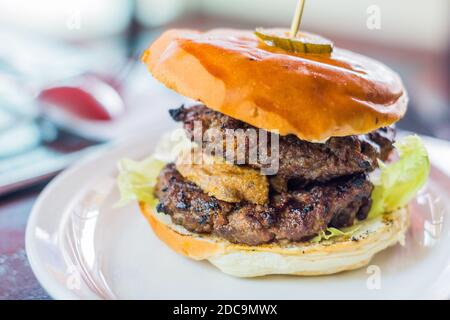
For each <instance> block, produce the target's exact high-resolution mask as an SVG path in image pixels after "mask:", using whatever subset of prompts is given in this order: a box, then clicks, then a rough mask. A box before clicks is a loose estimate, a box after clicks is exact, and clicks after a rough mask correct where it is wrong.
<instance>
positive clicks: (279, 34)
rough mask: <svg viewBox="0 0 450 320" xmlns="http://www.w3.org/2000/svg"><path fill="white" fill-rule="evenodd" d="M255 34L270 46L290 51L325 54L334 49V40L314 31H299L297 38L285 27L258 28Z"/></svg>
mask: <svg viewBox="0 0 450 320" xmlns="http://www.w3.org/2000/svg"><path fill="white" fill-rule="evenodd" d="M255 35H256V36H257V37H258V38H259V39H260V40H262V41H264V43H266V44H267V45H269V46H273V47H277V48H281V49H284V50H287V51H290V52H296V53H315V54H321V53H322V54H323V53H331V52H332V51H333V42H331V41H330V40H328V39H326V38H324V37H321V36H318V35H315V34H312V33H307V32H299V33H298V34H297V36H296V37H295V38H291V37H290V36H289V31H287V30H285V29H262V28H258V29H256V31H255Z"/></svg>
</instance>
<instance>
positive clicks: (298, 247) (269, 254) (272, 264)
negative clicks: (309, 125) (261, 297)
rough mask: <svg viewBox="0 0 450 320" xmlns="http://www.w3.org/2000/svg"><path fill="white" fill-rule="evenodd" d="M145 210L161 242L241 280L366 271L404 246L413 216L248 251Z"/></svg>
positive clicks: (389, 218)
mask: <svg viewBox="0 0 450 320" xmlns="http://www.w3.org/2000/svg"><path fill="white" fill-rule="evenodd" d="M140 208H141V211H142V213H143V214H144V216H145V217H146V218H147V220H148V221H149V223H150V225H151V227H152V229H153V231H154V232H155V234H156V235H157V236H158V238H159V239H160V240H162V241H163V242H165V243H166V244H167V245H168V246H169V247H170V248H172V249H173V250H174V251H176V252H178V253H180V254H182V255H184V256H187V257H189V258H192V259H195V260H203V259H207V260H209V261H210V262H211V263H212V264H214V265H215V266H216V267H218V268H219V269H220V270H221V271H223V272H225V273H227V274H231V275H233V276H237V277H257V276H263V275H268V274H293V275H324V274H332V273H337V272H341V271H345V270H352V269H356V268H360V267H362V266H364V265H367V264H368V263H369V262H370V259H371V258H372V257H373V256H374V255H375V254H376V253H377V252H379V251H382V250H384V249H386V248H387V247H389V246H392V245H394V244H396V243H397V242H400V243H403V241H404V237H405V232H406V230H407V227H408V222H409V215H408V210H407V209H406V208H402V209H400V210H397V211H395V212H392V213H390V214H389V215H385V216H381V217H379V218H376V219H371V220H365V221H363V222H361V223H360V224H359V229H357V231H355V233H354V235H353V236H352V238H351V239H345V238H342V237H341V238H336V239H334V238H332V239H329V240H326V241H321V242H319V243H312V242H302V243H284V244H283V243H272V244H268V245H260V246H248V245H240V244H233V243H230V242H228V241H226V240H224V239H221V238H218V237H214V236H208V235H200V234H195V233H192V232H189V231H187V230H186V229H185V228H183V227H182V226H179V225H175V224H173V223H172V222H171V219H170V217H169V216H167V215H164V214H160V213H157V212H156V211H155V210H154V209H153V208H152V207H151V206H149V205H146V204H144V203H141V204H140Z"/></svg>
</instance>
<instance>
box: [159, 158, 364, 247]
mask: <svg viewBox="0 0 450 320" xmlns="http://www.w3.org/2000/svg"><path fill="white" fill-rule="evenodd" d="M371 192H372V184H371V183H370V182H369V181H368V180H367V178H366V176H365V175H364V174H358V175H353V176H351V177H343V178H338V179H334V180H332V181H328V182H326V183H321V182H315V183H313V184H310V185H308V187H306V188H304V189H301V190H295V191H290V192H282V193H275V192H272V193H271V195H270V197H269V198H270V199H269V203H268V204H266V205H256V204H251V203H248V202H240V203H228V202H224V201H220V200H217V199H216V198H214V197H211V196H208V195H207V194H206V193H204V192H203V191H202V190H201V189H200V188H199V187H198V186H197V185H195V184H194V183H192V182H189V181H187V180H185V179H184V178H183V177H182V176H181V175H180V174H179V173H178V171H177V170H176V169H175V165H174V164H168V165H167V166H166V167H165V168H164V169H163V170H162V171H161V173H160V175H159V178H158V181H157V184H156V187H155V196H156V197H157V198H158V199H159V200H160V203H159V205H158V206H157V210H158V212H163V213H166V214H168V215H170V216H171V217H172V220H173V222H174V223H176V224H179V225H182V226H184V227H185V228H186V229H187V230H189V231H192V232H196V233H204V234H213V235H217V236H219V237H222V238H225V239H227V240H229V241H231V242H233V243H243V244H248V245H259V244H264V243H270V242H273V241H278V240H289V241H303V240H307V239H309V238H311V237H313V236H314V235H316V234H317V233H318V232H319V231H321V230H324V229H325V228H326V227H327V226H333V227H336V228H341V227H345V226H350V225H352V224H353V222H354V220H355V217H356V218H358V219H365V218H366V216H367V213H368V210H369V208H370V204H371V203H370V201H371V200H370V194H371Z"/></svg>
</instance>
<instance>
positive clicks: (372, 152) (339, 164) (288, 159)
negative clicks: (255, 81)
mask: <svg viewBox="0 0 450 320" xmlns="http://www.w3.org/2000/svg"><path fill="white" fill-rule="evenodd" d="M171 115H172V117H173V119H174V120H176V121H181V122H183V126H184V128H185V130H186V132H187V134H188V136H189V137H191V138H192V137H193V135H194V132H193V131H194V122H195V121H199V122H201V124H202V126H201V127H202V130H203V132H202V133H204V132H205V131H206V130H207V129H210V128H213V129H217V130H220V131H221V132H222V135H223V136H224V134H225V130H226V129H233V130H236V129H243V130H246V129H249V128H254V127H252V126H250V125H248V124H246V123H244V122H242V121H239V120H236V119H233V118H230V117H228V116H226V115H224V114H221V113H219V112H216V111H213V110H211V109H208V108H207V107H205V106H203V105H197V106H194V107H190V108H187V109H186V108H184V107H181V108H179V109H173V110H171ZM393 140H394V129H393V128H391V127H389V128H381V129H379V130H376V131H374V132H371V133H369V134H366V135H361V136H348V137H335V138H331V139H329V140H328V141H326V142H325V143H311V142H307V141H303V140H300V139H298V138H297V137H295V136H293V135H288V136H280V137H279V158H278V160H279V170H278V172H277V174H276V175H274V176H272V177H271V178H270V183H271V185H272V188H273V189H275V190H276V191H277V192H286V191H287V190H288V189H289V186H290V185H292V186H300V187H302V186H304V185H307V184H308V183H310V182H316V181H319V182H324V181H329V180H332V179H334V178H337V177H342V176H349V175H354V174H359V173H364V172H368V171H372V170H374V169H375V168H376V167H377V160H376V159H377V158H380V159H381V160H386V159H387V157H388V155H389V154H390V152H391V151H392V149H393V146H392V143H393ZM223 146H224V148H223V149H224V154H223V155H221V156H224V157H225V153H226V149H225V141H223ZM204 147H205V148H207V142H204ZM233 147H234V148H235V150H234V151H235V155H236V156H235V163H236V160H237V159H239V158H245V160H246V163H247V164H248V165H249V166H251V167H253V168H256V169H261V168H262V167H264V166H265V164H264V163H260V162H258V163H249V162H250V161H249V159H248V158H249V157H248V155H249V153H250V150H252V148H255V146H254V145H253V144H251V143H249V141H248V139H246V140H245V148H237V146H236V145H234V146H233ZM242 152H244V154H243V155H242ZM219 156H220V155H219ZM258 159H259V157H258Z"/></svg>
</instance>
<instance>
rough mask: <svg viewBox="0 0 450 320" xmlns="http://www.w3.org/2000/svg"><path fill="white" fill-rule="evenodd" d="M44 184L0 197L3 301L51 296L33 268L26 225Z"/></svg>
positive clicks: (0, 250)
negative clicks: (27, 253) (28, 255)
mask: <svg viewBox="0 0 450 320" xmlns="http://www.w3.org/2000/svg"><path fill="white" fill-rule="evenodd" d="M44 186H45V184H41V185H39V186H36V187H33V188H30V189H28V190H23V191H20V192H17V193H15V194H14V195H10V196H8V197H2V198H0V300H2V299H8V300H9V299H12V300H18V299H37V300H42V299H50V296H49V295H48V294H47V292H45V290H44V289H43V288H42V287H41V285H40V284H39V282H38V281H37V279H36V277H35V276H34V274H33V271H31V267H30V265H29V263H28V259H27V255H26V252H25V227H26V224H27V220H28V215H29V213H30V211H31V208H32V206H33V204H34V202H35V200H36V198H37V196H38V195H39V193H40V192H41V190H42V189H43V188H44Z"/></svg>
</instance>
